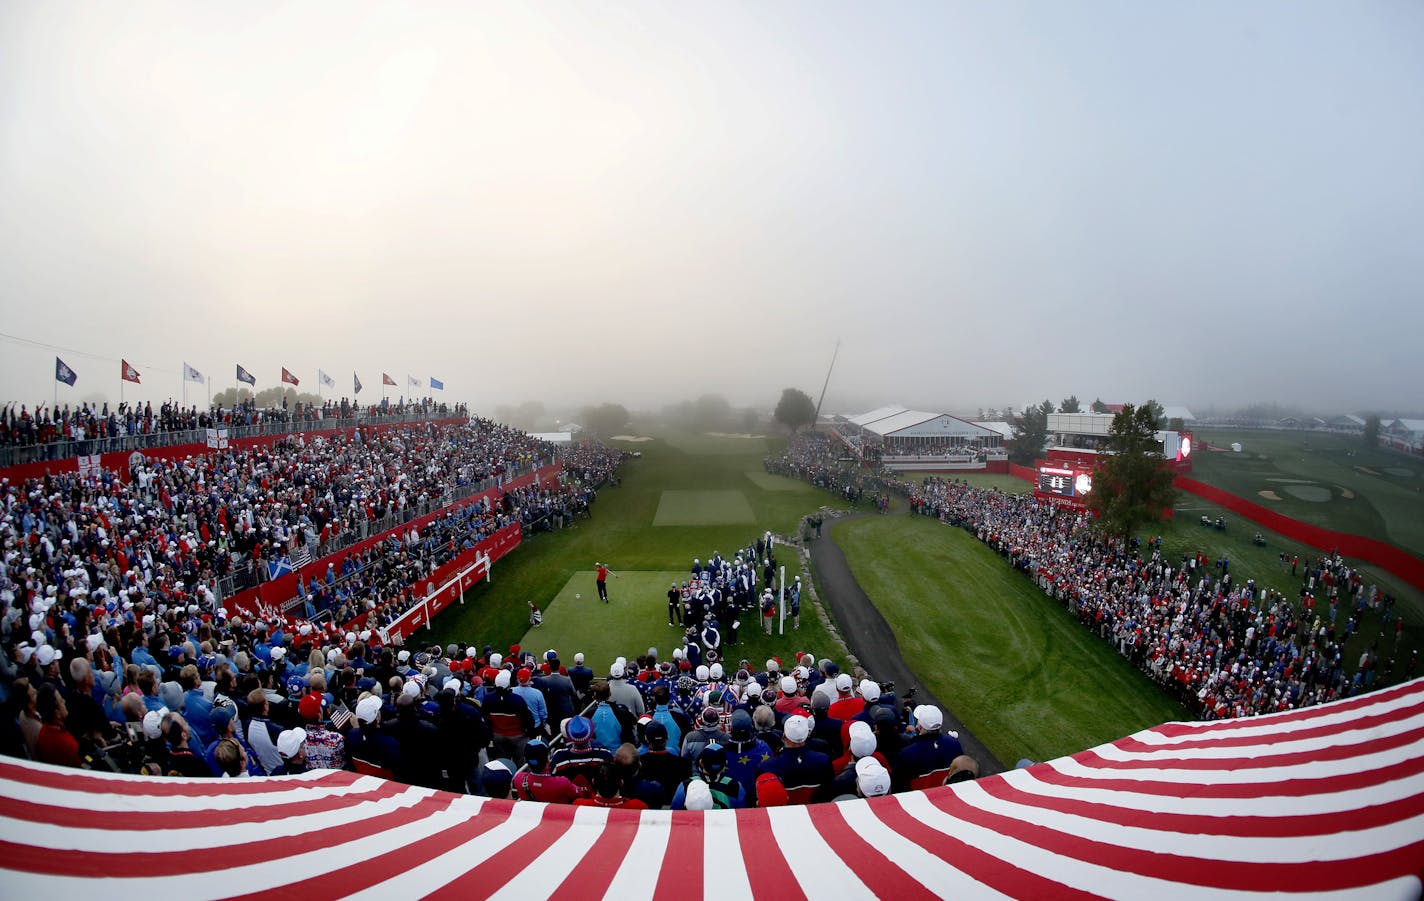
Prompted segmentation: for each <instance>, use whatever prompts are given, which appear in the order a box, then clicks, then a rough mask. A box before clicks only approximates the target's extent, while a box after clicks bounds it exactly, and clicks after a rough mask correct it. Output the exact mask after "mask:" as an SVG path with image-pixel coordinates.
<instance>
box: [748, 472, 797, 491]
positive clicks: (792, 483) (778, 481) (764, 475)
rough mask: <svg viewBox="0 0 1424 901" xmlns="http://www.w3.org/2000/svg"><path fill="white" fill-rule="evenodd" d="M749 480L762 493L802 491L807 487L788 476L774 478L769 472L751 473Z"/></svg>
mask: <svg viewBox="0 0 1424 901" xmlns="http://www.w3.org/2000/svg"><path fill="white" fill-rule="evenodd" d="M747 478H749V479H751V480H752V484H753V485H755V486H757V487H758V488H760V489H761V490H762V491H801V490H802V489H804V488H805V487H806V483H805V482H798V481H797V480H796V479H790V478H787V477H786V476H774V475H772V474H771V473H769V472H749V473H747Z"/></svg>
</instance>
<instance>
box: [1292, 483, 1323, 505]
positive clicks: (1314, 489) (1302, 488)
mask: <svg viewBox="0 0 1424 901" xmlns="http://www.w3.org/2000/svg"><path fill="white" fill-rule="evenodd" d="M1285 490H1286V494H1289V495H1290V496H1291V497H1294V498H1298V499H1299V500H1303V501H1309V502H1310V503H1312V504H1323V503H1325V502H1326V501H1328V500H1330V489H1329V488H1322V487H1320V486H1319V485H1287V486H1286V487H1285Z"/></svg>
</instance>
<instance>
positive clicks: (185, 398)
mask: <svg viewBox="0 0 1424 901" xmlns="http://www.w3.org/2000/svg"><path fill="white" fill-rule="evenodd" d="M182 378H183V408H184V409H187V407H188V364H187V363H184V364H183V375H182Z"/></svg>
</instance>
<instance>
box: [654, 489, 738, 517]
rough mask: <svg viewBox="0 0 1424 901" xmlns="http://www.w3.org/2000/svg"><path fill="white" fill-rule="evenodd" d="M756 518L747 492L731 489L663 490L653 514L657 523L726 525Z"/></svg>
mask: <svg viewBox="0 0 1424 901" xmlns="http://www.w3.org/2000/svg"><path fill="white" fill-rule="evenodd" d="M755 521H756V518H755V517H754V516H753V515H752V507H751V504H748V503H747V498H746V495H744V494H742V493H741V492H740V491H728V490H722V491H683V490H669V491H664V492H663V493H662V497H661V498H660V499H659V501H658V512H657V514H656V515H655V516H654V517H653V525H655V526H705V525H719V526H723V525H741V524H742V523H751V522H755Z"/></svg>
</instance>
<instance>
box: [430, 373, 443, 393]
mask: <svg viewBox="0 0 1424 901" xmlns="http://www.w3.org/2000/svg"><path fill="white" fill-rule="evenodd" d="M430 387H431V388H433V389H435V390H436V391H444V390H445V383H444V382H442V381H440V380H439V379H437V378H436V377H435V376H433V375H432V376H431V377H430Z"/></svg>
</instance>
